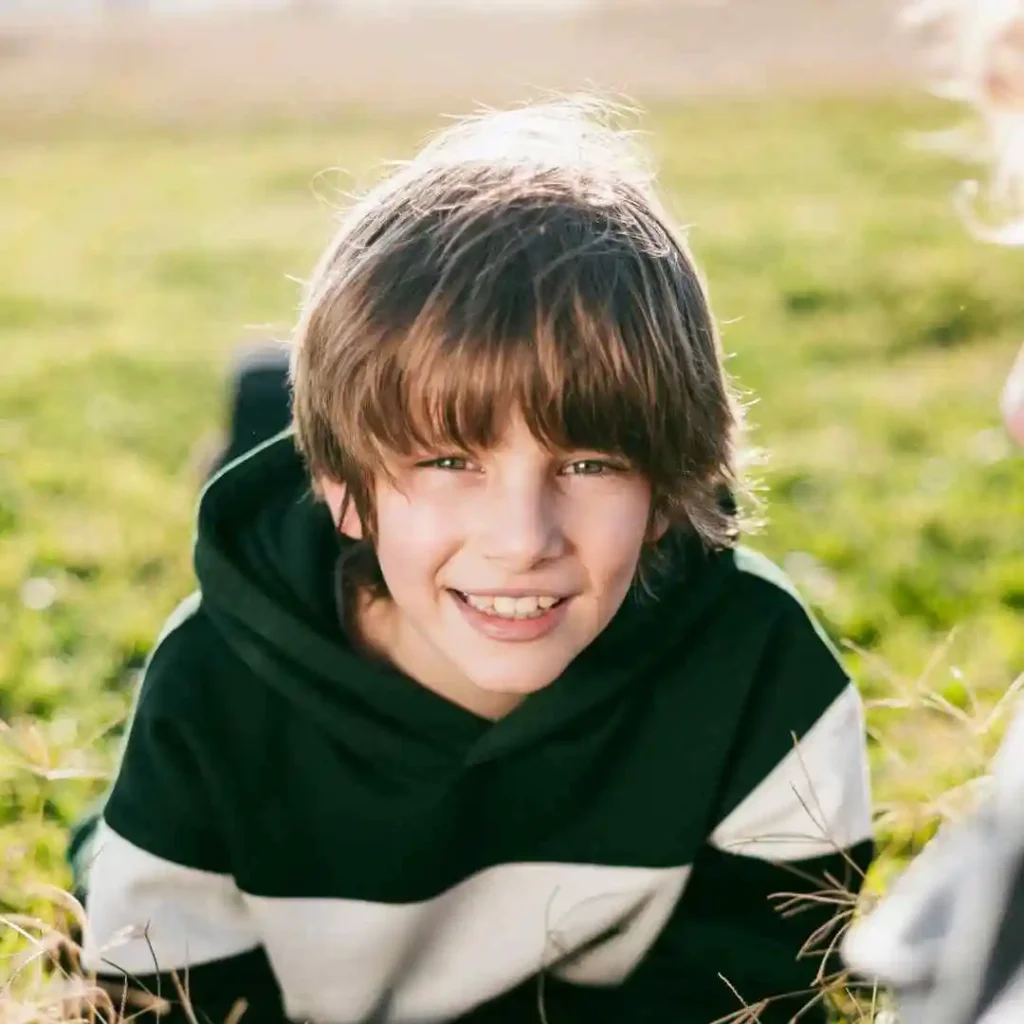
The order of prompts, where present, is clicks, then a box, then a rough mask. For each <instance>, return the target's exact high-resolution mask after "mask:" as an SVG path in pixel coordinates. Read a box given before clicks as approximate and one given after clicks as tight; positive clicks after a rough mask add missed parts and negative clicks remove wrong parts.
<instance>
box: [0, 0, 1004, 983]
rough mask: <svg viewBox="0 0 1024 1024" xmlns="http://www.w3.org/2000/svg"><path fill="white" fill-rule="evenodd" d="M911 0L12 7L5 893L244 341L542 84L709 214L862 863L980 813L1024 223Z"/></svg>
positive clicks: (86, 737)
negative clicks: (810, 622) (857, 700)
mask: <svg viewBox="0 0 1024 1024" xmlns="http://www.w3.org/2000/svg"><path fill="white" fill-rule="evenodd" d="M897 13H898V12H897V5H896V3H895V0H893V2H887V0H660V2H659V0H632V2H630V0H615V2H613V0H589V2H588V0H532V2H528V0H518V2H516V0H478V2H475V3H474V2H470V0H434V2H431V0H337V2H329V0H260V2H257V0H250V2H243V0H231V2H227V0H222V2H220V3H217V2H214V0H0V353H2V361H0V910H2V909H7V910H10V909H12V908H22V909H23V908H24V907H25V906H28V905H31V906H33V907H35V908H36V909H39V906H38V904H37V902H35V901H36V900H37V895H36V893H37V887H38V885H39V884H40V883H43V882H45V883H56V884H58V885H60V884H65V883H66V882H67V876H66V874H65V871H64V868H63V865H62V861H61V857H62V851H63V844H64V841H65V828H66V825H67V823H68V822H69V821H70V820H71V819H72V818H73V817H74V815H75V814H76V813H78V812H79V811H80V810H81V809H82V808H83V807H84V806H85V805H86V804H87V802H88V801H89V800H91V799H93V798H94V797H95V796H96V795H97V794H99V793H100V792H101V791H102V788H103V779H104V777H105V775H106V773H107V772H108V771H109V769H110V767H111V765H112V763H113V758H114V757H115V756H116V751H117V736H118V733H119V730H120V728H121V724H122V723H123V720H124V716H125V713H126V711H127V709H128V707H129V703H130V700H131V693H132V688H133V686H134V683H135V681H136V680H137V678H138V673H139V671H140V669H141V667H142V665H143V664H144V660H145V657H146V654H147V652H148V650H149V649H150V647H151V646H152V644H153V642H154V638H155V636H156V633H157V630H158V629H159V626H160V624H161V622H162V621H163V619H164V618H165V616H166V615H167V614H168V613H169V612H170V611H171V609H172V608H173V607H174V606H175V604H176V603H177V602H178V601H179V600H180V599H181V598H182V597H183V596H185V595H186V594H187V593H188V592H189V590H190V589H191V587H192V585H193V584H192V576H191V566H190V541H191V533H192V516H193V512H194V506H195V501H196V497H197V494H198V490H199V487H200V482H201V467H202V465H203V459H204V457H205V456H204V453H206V452H208V451H209V449H210V446H211V445H213V444H216V441H217V434H218V431H219V430H220V429H221V428H222V426H223V421H224V415H225V405H224V380H225V374H226V372H227V368H228V366H229V365H230V362H231V360H232V358H233V354H234V353H235V351H236V349H237V347H238V345H239V344H241V343H245V342H255V341H260V340H264V339H267V338H286V337H287V334H288V331H289V328H290V325H291V322H292V320H293V318H294V316H295V313H296V310H297V305H298V300H299V285H298V281H300V280H301V279H302V278H303V277H305V276H306V275H307V274H308V273H309V271H310V269H311V267H312V264H313V261H314V260H315V258H316V256H317V254H318V252H319V250H320V249H321V247H322V246H323V244H324V243H325V242H326V240H327V238H328V236H329V233H330V230H331V218H332V210H333V208H334V207H336V206H337V205H338V204H340V203H342V202H343V200H344V195H345V193H347V192H350V191H351V190H353V189H358V188H359V187H361V186H362V185H365V184H367V183H369V182H371V181H372V180H373V179H374V177H375V175H377V174H378V173H380V171H381V169H382V167H383V164H384V162H385V161H387V160H391V159H395V158H401V157H403V156H408V155H410V154H411V153H412V152H413V151H414V150H415V149H416V147H417V146H418V145H419V143H420V142H421V141H422V140H423V139H424V137H425V136H426V134H427V133H429V132H430V131H431V130H432V129H434V128H436V127H438V126H440V125H441V124H442V123H443V122H444V119H445V117H446V116H447V115H451V114H460V113H466V112H470V111H471V110H473V109H474V108H475V106H476V105H477V104H479V103H492V104H501V103H511V102H516V101H520V100H525V99H536V98H542V97H544V96H548V95H550V94H551V93H552V92H567V91H568V92H576V91H580V90H597V91H601V92H603V93H605V94H609V95H611V96H613V97H615V98H619V99H629V100H631V101H633V102H635V103H636V104H637V105H638V107H639V108H640V112H639V113H638V114H637V115H636V116H635V117H634V118H633V119H632V121H631V122H630V123H631V124H632V125H633V126H634V127H638V128H639V129H641V130H642V131H643V132H644V133H645V140H646V143H647V144H648V145H649V147H650V149H651V151H652V152H653V154H654V155H655V158H656V162H657V164H658V166H659V168H660V174H661V182H662V188H663V191H664V193H665V195H666V197H667V199H668V201H669V204H670V206H671V208H672V210H673V211H674V212H675V214H676V215H677V216H678V218H679V219H680V221H681V222H683V223H684V224H686V225H688V226H689V236H690V239H691V242H692V244H693V247H694V249H695V251H696V253H697V256H698V258H699V259H700V261H701V262H702V264H703V266H704V267H705V270H706V273H707V276H708V278H709V281H710V285H711V293H712V299H713V302H714V306H715V309H716V312H717V315H718V317H719V319H720V321H721V323H722V330H723V337H724V344H725V347H726V349H727V351H728V352H729V354H730V362H729V366H730V368H731V370H732V371H733V372H734V374H735V375H736V377H737V379H738V381H739V382H740V384H741V385H742V386H743V387H744V388H746V389H747V390H748V391H749V398H750V401H751V403H752V405H751V417H752V421H753V424H754V432H753V436H752V440H753V442H754V443H755V444H756V445H758V446H760V447H763V448H764V449H766V450H767V452H768V454H769V459H768V461H767V463H766V464H765V465H764V467H763V468H762V470H761V471H760V472H761V476H762V478H763V482H764V484H765V485H766V497H767V501H768V506H767V512H768V519H769V521H768V525H767V526H766V528H765V529H764V530H763V532H762V533H761V535H760V536H758V537H756V538H753V539H752V542H753V543H754V544H756V545H757V546H759V547H760V548H762V549H763V550H765V551H767V552H768V553H769V554H770V555H772V556H773V557H774V558H776V559H777V560H778V561H779V562H780V563H781V564H782V565H783V566H784V567H785V568H786V569H787V570H788V571H789V572H790V573H791V574H792V575H793V577H794V578H795V580H796V581H797V583H798V585H799V586H800V587H801V588H802V590H803V592H804V594H805V595H806V597H807V598H808V600H809V601H810V603H811V604H812V606H813V607H814V609H815V611H816V612H817V614H818V615H819V616H820V618H821V620H822V622H823V623H824V625H825V628H826V629H827V630H828V632H829V634H830V635H831V636H832V638H833V639H834V640H835V642H836V643H837V644H838V645H839V646H840V647H841V649H842V650H843V651H844V655H845V657H846V659H847V663H848V665H849V667H850V669H851V671H852V672H853V673H854V675H855V677H856V679H857V681H858V683H859V684H860V686H861V688H862V690H863V692H864V693H865V695H866V696H867V698H868V699H869V701H870V706H871V711H870V715H871V717H870V722H871V728H872V734H873V757H874V765H875V787H876V793H877V796H878V802H879V810H880V820H879V828H880V834H881V836H882V838H883V843H884V850H885V857H884V858H883V861H882V862H881V865H880V867H879V869H878V871H877V876H878V877H877V879H876V885H877V886H883V885H884V884H885V881H886V878H887V877H888V873H889V872H890V871H891V870H892V869H893V868H894V867H895V866H896V865H898V864H899V863H900V862H902V861H903V860H904V859H905V858H906V857H907V856H909V855H911V854H912V853H913V852H914V851H915V850H917V849H918V848H919V847H920V845H921V843H922V842H923V841H924V840H925V839H927V838H928V836H929V835H930V834H931V833H932V831H933V830H934V827H935V823H936V821H937V820H938V819H939V817H940V816H942V815H955V814H956V813H958V810H959V808H960V807H961V806H962V798H963V797H964V794H965V793H966V792H968V791H969V790H970V787H971V785H973V782H972V780H975V779H976V778H977V777H978V775H979V773H980V772H981V771H982V770H983V766H984V764H985V761H986V758H987V756H988V753H989V752H990V751H991V750H992V749H993V747H994V745H995V742H996V740H997V739H998V736H999V733H1000V731H1001V727H1002V721H1003V717H1004V715H1003V712H1004V711H1005V709H1006V707H1007V706H1008V704H1009V700H1010V697H1011V696H1012V695H1013V694H1014V693H1015V692H1016V687H1017V686H1018V684H1019V683H1020V680H1021V673H1022V672H1024V630H1022V629H1021V612H1022V610H1024V541H1022V536H1021V533H1022V531H1021V529H1020V527H1021V524H1024V464H1022V461H1021V459H1020V458H1018V457H1015V456H1014V454H1013V452H1012V449H1011V446H1010V444H1009V443H1008V441H1007V440H1006V438H1005V436H1004V433H1003V430H1002V428H1001V424H1000V419H999V414H998V408H997V401H998V395H999V391H1000V388H1001V386H1002V382H1003V378H1004V377H1005V374H1006V372H1007V370H1008V368H1009V366H1010V364H1011V363H1012V361H1013V357H1014V354H1015V351H1016V349H1017V347H1018V346H1019V344H1020V341H1021V338H1022V336H1024V311H1022V307H1021V302H1020V280H1021V271H1022V269H1024V267H1022V264H1021V261H1022V259H1024V255H1022V254H1021V253H1020V252H1019V251H1012V250H1002V249H994V248H990V247H987V246H985V245H983V244H981V243H979V242H977V241H974V240H972V239H971V237H970V235H969V233H968V232H967V231H966V230H965V229H964V226H963V224H962V223H961V222H960V221H959V220H958V218H957V217H956V215H955V214H954V212H953V210H952V204H951V196H952V194H953V191H954V188H955V186H956V184H957V183H958V182H959V181H961V180H962V179H964V178H969V177H972V176H974V175H976V174H978V173H979V169H978V168H977V167H975V166H972V165H971V164H970V163H969V162H966V161H964V160H963V159H961V158H960V157H958V156H954V155H951V153H950V149H951V147H950V145H949V141H950V138H951V137H950V135H949V134H948V130H949V129H951V128H954V127H955V126H956V125H957V124H958V123H959V122H960V121H962V120H963V119H964V118H965V116H966V114H965V112H964V111H963V110H962V109H960V108H959V107H957V106H955V105H953V104H952V103H949V102H942V101H939V100H938V99H935V98H933V97H930V96H928V95H927V94H926V89H925V83H924V77H923V70H922V69H923V61H922V59H921V46H920V44H921V40H920V39H918V38H917V37H916V36H914V35H913V34H912V33H910V32H909V31H908V30H907V29H906V28H902V29H901V28H900V27H899V26H898V25H897ZM940 142H941V143H943V144H942V145H939V144H938V143H940ZM755 397H756V401H755ZM40 912H41V913H44V912H43V911H40ZM44 916H45V915H44ZM16 942H17V939H16V937H14V936H13V935H12V934H10V933H4V932H3V930H2V929H0V952H2V951H3V950H4V948H5V944H6V945H12V944H14V943H16ZM5 970H6V968H4V967H0V982H2V981H3V979H4V971H5Z"/></svg>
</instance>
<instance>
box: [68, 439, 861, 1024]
mask: <svg viewBox="0 0 1024 1024" xmlns="http://www.w3.org/2000/svg"><path fill="white" fill-rule="evenodd" d="M340 543H341V542H340V541H339V538H338V535H337V533H336V531H335V529H334V527H333V524H332V522H331V519H330V516H329V513H328V512H327V510H326V509H325V508H324V507H323V506H322V505H321V504H319V503H317V502H316V501H315V500H314V499H313V497H312V495H311V493H310V488H309V481H308V477H307V475H306V471H305V468H304V466H303V463H302V461H301V459H300V457H299V455H298V454H297V452H296V451H295V448H294V445H293V442H292V439H291V438H290V437H289V436H288V435H285V436H282V437H279V438H277V439H275V440H272V441H271V442H269V443H268V444H266V445H264V446H262V447H261V448H258V449H257V450H256V451H255V452H253V453H252V454H250V455H249V456H248V457H246V458H245V459H243V460H242V461H240V462H237V463H234V464H233V465H231V466H229V467H227V469H226V470H225V471H223V472H222V473H221V474H219V475H218V476H217V477H216V478H215V479H214V480H213V481H212V483H211V484H210V485H209V487H208V488H207V490H206V492H205V493H204V495H203V498H202V500H201V503H200V509H199V519H198V532H197V539H196V545H195V567H196V573H197V576H198V580H199V587H200V589H199V592H198V593H197V594H196V595H194V596H193V597H192V598H190V599H189V600H187V601H186V602H185V603H184V604H183V605H182V606H181V607H180V608H179V609H178V610H177V611H176V612H175V613H174V615H173V616H172V617H171V619H170V620H169V622H168V624H167V625H166V627H165V629H164V631H163V633H162V635H161V636H160V638H159V640H158V642H157V644H156V647H155V649H154V651H153V653H152V655H151V657H150V660H149V663H148V667H147V670H146V672H145V673H144V678H143V681H142V684H141V689H140V692H139V693H138V695H137V698H136V704H135V709H134V711H133V715H132V721H131V725H130V728H129V730H128V735H127V740H126V744H125V748H124V751H123V755H122V759H121V763H120V767H119V770H118V772H117V775H116V779H115V781H114V784H113V786H112V789H111V791H110V793H109V795H108V797H107V799H106V801H105V806H104V808H103V812H102V816H101V817H100V819H99V820H98V822H97V824H96V827H95V828H94V829H93V830H92V831H91V832H90V833H89V834H88V840H87V842H84V843H82V844H81V846H80V848H79V849H78V857H77V864H78V866H79V868H80V879H81V885H82V887H83V888H84V890H85V892H86V906H87V914H88V921H89V928H88V929H87V934H86V936H85V942H84V953H83V956H84V962H85V965H86V967H88V968H90V969H93V970H96V971H98V972H99V973H100V974H101V975H103V976H104V977H105V978H106V980H107V982H108V984H109V985H111V986H113V987H115V988H116V987H117V986H118V985H120V984H122V982H123V981H124V980H126V982H127V984H128V986H129V987H130V988H132V989H133V990H136V991H137V990H140V989H142V990H145V991H148V992H150V993H154V994H155V993H157V992H159V994H160V997H161V998H162V999H165V1000H167V1001H168V1002H169V1003H170V1004H172V1006H178V1004H180V1003H181V1002H182V999H183V997H184V996H187V999H188V1002H190V1003H191V1007H192V1009H191V1011H190V1012H192V1013H195V1015H196V1016H197V1017H198V1019H199V1020H204V1019H209V1020H213V1021H222V1020H224V1019H226V1018H227V1017H228V1016H229V1014H231V1013H232V1012H233V1011H234V1012H236V1013H237V1012H238V1011H239V1009H240V1008H241V1007H242V1006H244V1007H247V1009H246V1015H245V1017H244V1018H243V1019H244V1020H246V1021H264V1020H266V1021H268V1022H272V1021H273V1022H276V1021H283V1020H311V1021H317V1022H325V1024H352V1022H362V1021H371V1020H374V1021H394V1022H408V1024H420V1022H433V1021H452V1020H465V1021H477V1022H481V1024H483V1022H498V1021H521V1022H526V1021H541V1020H547V1021H549V1022H551V1024H558V1022H560V1021H566V1022H576V1021H586V1022H600V1021H605V1020H607V1021H613V1020H614V1021H626V1020H628V1021H631V1022H643V1021H651V1022H654V1021H657V1022H659V1024H661V1022H665V1024H673V1022H677V1024H709V1022H711V1021H713V1020H717V1019H718V1018H721V1017H725V1016H727V1015H730V1014H734V1013H736V1012H737V1011H742V1010H743V1007H744V1005H747V1006H757V1005H758V1004H759V1003H760V1002H761V1001H762V1000H764V1001H766V1002H765V1006H764V1009H763V1011H762V1013H761V1015H760V1017H758V1018H756V1019H759V1020H761V1021H762V1022H765V1024H775V1022H781V1021H788V1020H790V1019H791V1018H792V1017H793V1016H795V1015H796V1014H797V1013H798V1012H800V1011H801V1010H802V1009H803V1008H804V1007H805V1006H806V1005H807V1004H808V1003H812V1002H813V1000H814V992H813V988H814V984H815V978H816V977H817V976H818V975H819V972H822V971H823V972H824V973H826V974H827V973H828V972H829V971H831V970H833V969H834V968H835V967H836V966H837V965H835V964H834V963H833V962H832V960H831V959H830V958H829V957H827V956H826V957H825V959H824V963H823V954H824V951H825V950H827V949H829V948H833V947H834V945H835V939H836V935H835V932H834V930H833V929H834V925H835V922H833V921H832V920H831V919H832V917H833V915H834V914H835V912H836V909H837V901H836V891H837V890H839V889H845V890H846V891H848V892H849V893H850V899H851V900H852V898H853V895H854V894H855V893H856V891H857V889H858V888H859V885H860V879H861V877H862V874H863V871H864V869H865V868H866V866H867V863H868V861H869V859H870V856H871V851H872V844H871V839H870V836H871V821H870V818H871V814H870V797H869V792H868V783H867V771H866V757H865V740H864V727H863V716H862V708H861V702H860V700H859V698H858V695H857V693H856V691H855V690H854V688H853V687H852V686H851V684H850V682H849V680H848V678H847V676H846V674H845V673H844V671H843V669H842V668H841V666H840V664H839V661H838V659H837V658H836V656H835V653H834V651H833V650H832V648H831V647H830V645H829V643H828V642H827V640H826V639H825V637H824V635H823V634H822V632H821V631H820V629H819V628H818V626H817V625H816V623H815V622H814V621H813V619H812V618H811V616H810V615H809V613H808V611H807V610H806V609H805V607H804V606H803V605H802V604H801V602H800V600H799V598H798V597H797V595H796V594H795V592H794V590H793V588H792V587H791V585H790V584H789V582H788V580H787V579H786V578H785V576H784V575H783V574H782V573H780V572H779V570H778V569H776V568H775V567H774V566H773V565H772V564H771V563H769V562H768V561H767V560H765V559H763V558H761V557H760V556H758V555H755V554H754V553H752V552H750V551H746V550H738V551H727V552H721V553H713V554H707V553H705V552H704V551H703V550H702V549H701V548H700V547H699V546H697V545H696V544H694V545H693V546H692V548H690V549H687V551H686V553H685V554H686V557H685V558H684V559H683V560H682V562H681V563H680V566H679V568H678V571H677V572H676V574H675V576H674V577H673V579H672V580H671V581H669V583H668V584H667V585H666V586H665V588H664V589H663V590H662V592H661V593H660V594H659V596H658V598H657V599H656V600H650V599H640V598H635V597H630V598H628V599H627V600H626V602H625V603H624V605H623V606H622V608H621V609H620V611H619V612H618V614H617V615H616V616H615V618H614V619H613V621H612V622H611V624H610V625H609V626H608V628H607V629H606V630H605V631H604V632H603V633H602V634H601V635H600V636H599V637H598V638H597V639H596V640H595V642H594V643H593V644H592V645H591V646H590V647H589V648H588V649H587V650H585V651H584V652H583V653H582V654H581V655H580V656H579V657H578V658H577V659H576V660H575V661H574V662H573V663H572V664H571V665H570V667H569V668H568V669H567V670H566V671H565V672H564V673H563V675H562V676H560V677H559V678H558V679H556V680H555V681H554V682H553V683H552V684H551V685H550V686H548V687H547V688H546V689H544V690H542V691H540V692H538V693H536V694H534V695H532V696H530V697H529V698H528V699H527V700H525V701H524V702H523V704H521V705H520V706H519V707H518V708H517V709H516V710H514V711H513V712H512V713H510V714H509V715H507V716H506V717H504V718H502V719H501V720H499V721H497V722H492V721H488V720H485V719H482V718H480V717H478V716H476V715H475V714H473V713H472V712H470V711H468V710H466V709H464V708H461V707H459V706H457V705H455V704H452V703H450V702H449V701H447V700H445V699H444V698H442V697H440V696H439V695H437V694H435V693H433V692H431V691H429V690H427V689H425V688H424V687H422V686H420V685H418V684H417V683H416V682H414V681H413V680H412V679H410V678H408V677H406V676H404V675H403V674H401V673H400V672H398V671H397V670H396V669H394V668H392V667H391V666H389V665H387V664H385V663H383V662H379V661H373V660H370V659H368V658H366V657H365V656H363V655H361V654H360V653H358V652H357V651H356V650H355V649H354V648H353V647H352V646H351V645H350V644H349V642H348V640H347V638H346V635H345V631H344V630H343V629H342V627H341V625H340V624H339V623H340V617H339V614H338V609H337V607H336V604H335V586H334V571H335V566H336V565H337V562H338V558H339V550H340V549H339V544H340ZM822 892H825V893H826V898H825V899H822V898H821V897H820V894H821V893H822ZM815 894H819V895H818V896H817V898H816V897H815ZM843 898H844V897H840V898H839V901H838V902H839V903H840V904H841V903H842V899H843ZM839 909H842V908H841V906H840V908H839ZM240 1000H241V1001H242V1002H239V1001H240ZM172 1012H179V1013H181V1010H180V1006H179V1008H178V1009H177V1011H173V1010H172ZM816 1014H817V1016H815V1015H816ZM801 1020H811V1021H814V1020H821V1021H824V1020H825V1014H824V1010H823V1009H822V1008H821V1005H820V1002H819V1003H816V1004H814V1005H813V1006H812V1007H811V1008H810V1009H809V1010H808V1011H807V1013H806V1015H805V1016H802V1017H801Z"/></svg>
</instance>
